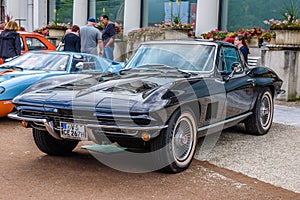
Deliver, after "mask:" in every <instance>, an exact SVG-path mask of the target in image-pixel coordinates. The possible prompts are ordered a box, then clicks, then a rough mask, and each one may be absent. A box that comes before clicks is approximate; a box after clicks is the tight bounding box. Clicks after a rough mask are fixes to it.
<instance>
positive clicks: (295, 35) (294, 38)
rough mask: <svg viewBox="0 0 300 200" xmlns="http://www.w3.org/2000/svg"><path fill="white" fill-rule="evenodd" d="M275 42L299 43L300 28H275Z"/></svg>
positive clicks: (281, 43) (284, 43) (285, 43)
mask: <svg viewBox="0 0 300 200" xmlns="http://www.w3.org/2000/svg"><path fill="white" fill-rule="evenodd" d="M275 33H276V38H275V44H277V45H278V44H279V45H300V30H275Z"/></svg>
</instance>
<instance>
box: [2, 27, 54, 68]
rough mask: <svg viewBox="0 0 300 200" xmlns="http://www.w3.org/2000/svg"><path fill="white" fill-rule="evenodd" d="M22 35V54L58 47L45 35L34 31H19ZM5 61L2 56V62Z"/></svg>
mask: <svg viewBox="0 0 300 200" xmlns="http://www.w3.org/2000/svg"><path fill="white" fill-rule="evenodd" d="M18 33H20V37H21V54H24V53H26V52H28V51H31V50H54V51H55V50H56V47H55V46H54V45H53V44H52V43H51V42H49V41H48V40H47V39H46V38H45V37H44V36H43V35H41V34H38V33H32V32H25V31H18ZM2 63H3V61H2V59H1V58H0V64H2Z"/></svg>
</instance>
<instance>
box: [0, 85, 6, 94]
mask: <svg viewBox="0 0 300 200" xmlns="http://www.w3.org/2000/svg"><path fill="white" fill-rule="evenodd" d="M4 92H5V88H4V87H2V86H0V94H3V93H4Z"/></svg>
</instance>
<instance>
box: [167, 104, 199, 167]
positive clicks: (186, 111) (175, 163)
mask: <svg viewBox="0 0 300 200" xmlns="http://www.w3.org/2000/svg"><path fill="white" fill-rule="evenodd" d="M183 118H187V119H189V121H190V123H191V125H192V128H193V134H192V135H191V136H192V137H193V139H192V147H191V149H190V153H189V155H188V156H187V158H186V159H185V160H183V161H179V160H177V158H176V156H175V150H174V134H175V128H176V127H177V125H178V124H179V123H180V121H181V119H183ZM166 133H167V137H168V139H167V146H168V148H167V149H168V157H169V159H170V161H171V162H170V163H172V164H171V167H173V168H175V169H176V168H178V169H179V170H184V169H186V168H188V166H189V165H190V164H191V162H192V160H193V157H194V154H195V151H196V146H197V123H196V118H195V115H194V113H193V112H192V110H191V109H190V108H183V109H182V111H180V110H178V111H176V112H175V113H174V114H173V116H172V118H171V119H170V122H169V126H168V130H167V132H166Z"/></svg>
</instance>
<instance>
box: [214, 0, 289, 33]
mask: <svg viewBox="0 0 300 200" xmlns="http://www.w3.org/2000/svg"><path fill="white" fill-rule="evenodd" d="M287 2H288V1H286V0H276V1H274V0H244V1H240V0H222V1H221V7H222V10H221V27H220V29H221V30H228V31H236V30H238V29H241V28H252V27H255V26H257V27H261V28H263V29H266V30H267V29H269V26H268V25H266V24H264V23H263V21H264V20H266V19H267V20H268V19H272V18H275V19H277V18H282V17H281V13H282V10H283V6H285V5H286V4H287Z"/></svg>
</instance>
